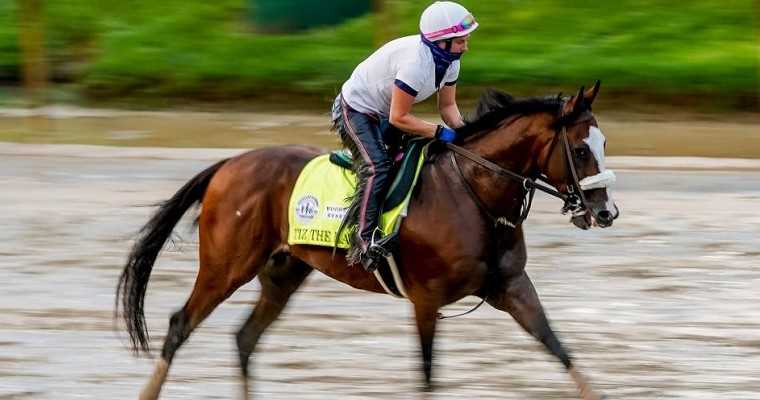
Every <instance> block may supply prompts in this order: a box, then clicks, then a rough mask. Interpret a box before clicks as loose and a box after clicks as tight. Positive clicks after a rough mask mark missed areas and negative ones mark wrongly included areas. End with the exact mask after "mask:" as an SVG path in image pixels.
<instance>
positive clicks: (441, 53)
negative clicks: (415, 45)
mask: <svg viewBox="0 0 760 400" xmlns="http://www.w3.org/2000/svg"><path fill="white" fill-rule="evenodd" d="M420 37H421V38H422V43H425V46H427V47H429V48H430V51H431V52H432V53H433V58H434V59H435V61H436V63H438V62H439V61H440V62H444V63H446V64H451V63H452V62H454V61H456V60H458V59H460V58H462V53H452V52H450V51H446V50H444V49H442V48H440V47H438V45H437V44H435V43H434V42H431V41H430V40H428V39H427V38H426V37H425V35H422V34H420Z"/></svg>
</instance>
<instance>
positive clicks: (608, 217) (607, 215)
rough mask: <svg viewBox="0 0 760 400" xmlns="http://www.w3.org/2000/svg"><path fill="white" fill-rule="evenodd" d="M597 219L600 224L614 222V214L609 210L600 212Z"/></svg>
mask: <svg viewBox="0 0 760 400" xmlns="http://www.w3.org/2000/svg"><path fill="white" fill-rule="evenodd" d="M596 218H597V219H598V220H599V221H600V222H605V223H606V222H612V213H611V212H609V211H607V210H602V211H599V212H598V213H597V214H596Z"/></svg>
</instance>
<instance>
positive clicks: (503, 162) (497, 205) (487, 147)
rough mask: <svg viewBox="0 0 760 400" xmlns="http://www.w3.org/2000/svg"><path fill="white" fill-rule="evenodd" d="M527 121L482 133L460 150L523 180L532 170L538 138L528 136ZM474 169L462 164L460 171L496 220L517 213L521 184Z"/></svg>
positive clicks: (528, 122)
mask: <svg viewBox="0 0 760 400" xmlns="http://www.w3.org/2000/svg"><path fill="white" fill-rule="evenodd" d="M530 124H531V122H530V121H528V120H524V121H515V123H513V124H509V125H507V126H504V127H502V128H501V129H500V130H499V131H495V132H492V133H489V134H485V135H483V136H481V137H479V138H478V139H477V140H474V141H472V142H471V143H467V144H466V145H465V146H464V147H465V148H466V149H468V150H470V151H472V152H474V153H476V154H478V155H480V156H481V157H483V158H485V159H487V160H489V161H491V162H493V163H496V164H498V165H499V166H500V167H502V168H504V169H506V170H508V171H512V172H514V173H516V174H519V175H522V176H525V177H527V176H528V175H530V174H531V173H532V172H533V171H534V170H535V168H536V156H535V152H536V143H537V141H538V139H539V138H538V137H537V136H536V135H530V134H529V133H528V131H529V128H530ZM486 171H487V170H485V169H483V168H482V167H479V166H477V165H476V164H475V163H474V162H466V163H464V165H462V172H463V173H464V176H465V178H466V179H467V181H468V182H469V184H470V185H471V186H472V188H473V190H474V191H475V193H476V195H477V196H478V197H479V198H480V200H481V201H482V202H483V203H484V205H485V206H486V207H487V208H488V211H489V213H491V214H492V215H494V216H496V217H500V216H507V217H511V216H513V215H515V214H516V213H517V212H519V210H518V208H519V207H521V206H522V197H523V194H524V191H523V187H522V183H521V182H520V181H518V180H515V179H510V178H507V177H506V176H503V175H499V174H496V173H493V172H486Z"/></svg>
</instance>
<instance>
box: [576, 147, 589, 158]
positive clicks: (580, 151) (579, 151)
mask: <svg viewBox="0 0 760 400" xmlns="http://www.w3.org/2000/svg"><path fill="white" fill-rule="evenodd" d="M575 158H577V159H579V160H586V159H587V158H588V151H587V150H586V149H584V148H579V149H575Z"/></svg>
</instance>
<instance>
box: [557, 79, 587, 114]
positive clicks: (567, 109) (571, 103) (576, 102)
mask: <svg viewBox="0 0 760 400" xmlns="http://www.w3.org/2000/svg"><path fill="white" fill-rule="evenodd" d="M583 91H584V88H583V86H581V90H579V91H578V94H577V95H575V96H573V97H571V98H570V100H568V101H567V103H565V106H564V107H563V108H562V115H568V114H572V113H574V112H578V111H580V108H581V107H583V104H584V101H583Z"/></svg>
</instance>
